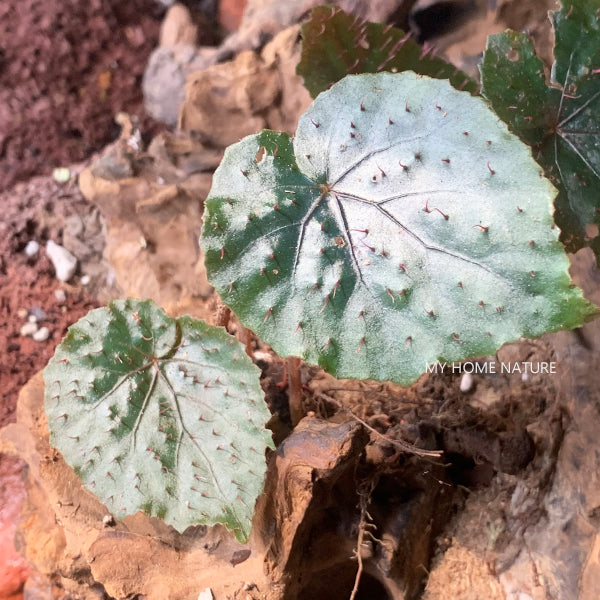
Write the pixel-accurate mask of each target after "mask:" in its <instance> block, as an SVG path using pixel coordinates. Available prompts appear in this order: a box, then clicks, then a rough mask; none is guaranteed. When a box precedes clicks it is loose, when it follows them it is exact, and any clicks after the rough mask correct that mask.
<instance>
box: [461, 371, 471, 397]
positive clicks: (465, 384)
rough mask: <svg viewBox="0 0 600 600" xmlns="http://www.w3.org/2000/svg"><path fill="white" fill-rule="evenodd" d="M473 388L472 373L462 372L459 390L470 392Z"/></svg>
mask: <svg viewBox="0 0 600 600" xmlns="http://www.w3.org/2000/svg"><path fill="white" fill-rule="evenodd" d="M472 389H473V375H471V373H463V376H462V377H461V379H460V391H461V392H464V393H465V394H466V393H467V392H470V391H471V390H472Z"/></svg>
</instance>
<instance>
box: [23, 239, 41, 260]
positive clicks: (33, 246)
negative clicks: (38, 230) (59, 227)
mask: <svg viewBox="0 0 600 600" xmlns="http://www.w3.org/2000/svg"><path fill="white" fill-rule="evenodd" d="M39 251H40V245H39V244H38V243H37V242H36V241H35V240H30V241H29V242H27V246H25V254H26V255H27V256H29V257H30V258H31V257H33V256H35V255H36V254H37V253H38V252H39Z"/></svg>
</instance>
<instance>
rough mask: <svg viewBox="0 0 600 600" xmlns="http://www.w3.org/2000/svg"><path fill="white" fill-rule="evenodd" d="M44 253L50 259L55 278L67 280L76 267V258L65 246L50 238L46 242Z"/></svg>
mask: <svg viewBox="0 0 600 600" xmlns="http://www.w3.org/2000/svg"><path fill="white" fill-rule="evenodd" d="M46 254H47V255H48V258H49V259H50V260H51V261H52V264H53V266H54V270H55V271H56V278H57V279H59V280H60V281H65V282H66V281H69V280H70V279H71V277H73V275H74V273H75V269H76V268H77V259H76V258H75V257H74V256H73V255H72V254H71V253H70V252H69V251H68V250H67V249H66V248H63V247H62V246H60V245H59V244H57V243H55V242H53V241H52V240H48V242H47V243H46Z"/></svg>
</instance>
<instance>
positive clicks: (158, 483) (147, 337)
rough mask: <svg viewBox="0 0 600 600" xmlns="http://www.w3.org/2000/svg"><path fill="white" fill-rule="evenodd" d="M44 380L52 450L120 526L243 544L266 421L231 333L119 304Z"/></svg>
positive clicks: (91, 324)
mask: <svg viewBox="0 0 600 600" xmlns="http://www.w3.org/2000/svg"><path fill="white" fill-rule="evenodd" d="M44 380H45V384H46V394H45V403H46V414H47V416H48V425H49V428H50V434H51V438H50V439H51V443H52V444H53V445H54V446H55V447H56V448H57V449H58V450H60V452H61V453H62V455H63V456H64V458H65V460H66V461H67V463H68V464H69V465H71V466H72V467H73V469H74V470H75V472H76V473H77V474H78V475H79V477H80V478H81V480H82V481H83V483H84V485H85V486H86V487H87V488H88V489H89V490H90V491H92V492H93V493H94V494H95V495H96V496H98V497H99V498H100V500H101V501H102V502H103V503H104V504H105V505H106V506H107V508H108V509H109V510H110V511H111V512H112V513H113V514H114V515H115V516H116V517H120V518H122V517H124V516H125V515H131V514H135V513H136V512H137V511H139V510H143V511H144V512H146V513H148V514H149V515H153V516H157V517H160V518H162V519H164V520H165V521H166V522H167V523H169V524H171V525H173V526H174V527H175V528H176V529H178V530H180V531H182V530H184V529H185V528H186V527H188V526H189V525H193V524H195V523H205V524H214V523H223V524H225V525H226V526H227V527H228V528H229V529H231V530H233V531H234V533H235V535H236V537H237V538H238V539H239V540H241V541H244V540H246V539H247V537H248V533H249V531H250V523H251V520H252V514H253V510H254V503H255V500H256V497H257V496H258V494H259V493H260V492H261V490H262V485H263V476H264V472H265V468H266V467H265V457H264V453H265V448H266V447H268V446H272V442H271V437H270V433H269V432H268V431H266V430H265V428H264V424H265V422H266V421H267V419H268V418H269V412H268V409H267V407H266V405H265V402H264V396H263V392H262V390H261V387H260V383H259V370H258V369H257V368H256V367H255V366H254V365H253V364H252V362H251V361H250V359H249V358H248V357H247V355H246V354H245V352H244V349H243V347H242V346H241V345H240V344H239V343H238V342H237V341H236V340H235V338H233V337H231V336H230V335H229V334H228V333H227V332H226V331H225V330H224V329H222V328H215V327H212V326H210V325H207V324H206V323H204V322H202V321H197V320H195V319H192V318H191V317H188V316H184V317H180V318H178V319H172V318H170V317H168V316H167V315H166V314H165V313H164V312H163V311H162V310H160V309H159V308H158V307H157V306H156V305H155V304H154V303H153V302H151V301H138V300H131V299H128V300H119V301H115V302H111V303H110V304H109V306H108V307H107V308H99V309H96V310H93V311H91V312H90V313H88V315H87V316H85V317H84V318H82V319H80V320H79V321H78V322H77V323H75V324H74V325H73V326H71V327H70V328H69V332H68V334H67V336H66V337H65V339H64V340H63V341H62V343H61V344H60V345H59V346H58V348H57V350H56V353H55V355H54V357H53V358H52V359H51V360H50V362H49V364H48V366H47V367H46V369H45V370H44Z"/></svg>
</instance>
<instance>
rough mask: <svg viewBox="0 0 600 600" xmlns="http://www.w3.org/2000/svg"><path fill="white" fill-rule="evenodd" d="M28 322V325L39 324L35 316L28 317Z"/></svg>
mask: <svg viewBox="0 0 600 600" xmlns="http://www.w3.org/2000/svg"><path fill="white" fill-rule="evenodd" d="M27 322H28V323H37V322H38V318H37V317H36V316H35V315H29V316H28V317H27Z"/></svg>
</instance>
